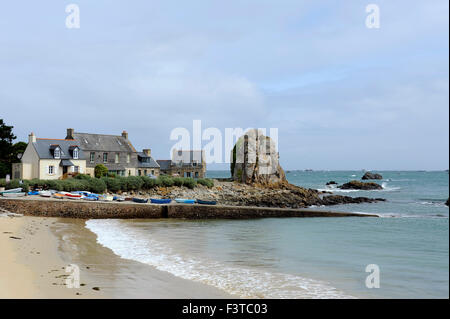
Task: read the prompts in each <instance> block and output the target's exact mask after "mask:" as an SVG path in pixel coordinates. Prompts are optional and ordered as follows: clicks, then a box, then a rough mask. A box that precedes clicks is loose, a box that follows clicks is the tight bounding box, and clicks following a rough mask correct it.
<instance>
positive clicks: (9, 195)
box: [2, 192, 26, 197]
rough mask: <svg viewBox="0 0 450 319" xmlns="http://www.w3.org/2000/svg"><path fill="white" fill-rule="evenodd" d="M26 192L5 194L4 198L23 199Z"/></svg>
mask: <svg viewBox="0 0 450 319" xmlns="http://www.w3.org/2000/svg"><path fill="white" fill-rule="evenodd" d="M25 194H26V193H25V192H19V193H3V194H2V195H3V197H23V196H25Z"/></svg>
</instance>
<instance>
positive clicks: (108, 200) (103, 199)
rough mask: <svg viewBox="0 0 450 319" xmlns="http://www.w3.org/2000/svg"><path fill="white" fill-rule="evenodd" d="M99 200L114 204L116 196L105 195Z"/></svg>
mask: <svg viewBox="0 0 450 319" xmlns="http://www.w3.org/2000/svg"><path fill="white" fill-rule="evenodd" d="M98 200H100V201H104V202H112V201H113V200H114V196H112V195H103V196H99V197H98Z"/></svg>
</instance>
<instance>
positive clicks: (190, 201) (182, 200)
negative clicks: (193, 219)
mask: <svg viewBox="0 0 450 319" xmlns="http://www.w3.org/2000/svg"><path fill="white" fill-rule="evenodd" d="M175 201H176V202H177V203H180V204H195V199H187V198H175Z"/></svg>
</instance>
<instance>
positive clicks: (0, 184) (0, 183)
mask: <svg viewBox="0 0 450 319" xmlns="http://www.w3.org/2000/svg"><path fill="white" fill-rule="evenodd" d="M0 187H6V179H4V178H0Z"/></svg>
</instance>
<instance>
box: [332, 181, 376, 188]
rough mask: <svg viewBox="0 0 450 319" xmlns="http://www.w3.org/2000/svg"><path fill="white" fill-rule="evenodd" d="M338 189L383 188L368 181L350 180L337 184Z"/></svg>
mask: <svg viewBox="0 0 450 319" xmlns="http://www.w3.org/2000/svg"><path fill="white" fill-rule="evenodd" d="M338 188H340V189H358V190H377V189H383V187H382V186H381V185H380V184H377V183H373V182H369V183H363V182H360V181H356V180H355V181H350V182H348V183H345V184H343V185H341V186H338Z"/></svg>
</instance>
